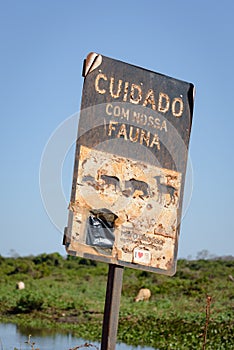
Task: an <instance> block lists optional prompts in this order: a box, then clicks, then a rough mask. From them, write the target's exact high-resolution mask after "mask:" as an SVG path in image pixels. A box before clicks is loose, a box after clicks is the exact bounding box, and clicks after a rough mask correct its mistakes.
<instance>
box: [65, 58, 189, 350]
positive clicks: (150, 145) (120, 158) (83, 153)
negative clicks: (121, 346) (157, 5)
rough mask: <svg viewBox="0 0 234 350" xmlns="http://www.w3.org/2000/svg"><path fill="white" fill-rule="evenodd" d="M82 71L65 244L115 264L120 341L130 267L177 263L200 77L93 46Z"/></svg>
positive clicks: (112, 277) (109, 331)
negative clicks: (158, 69)
mask: <svg viewBox="0 0 234 350" xmlns="http://www.w3.org/2000/svg"><path fill="white" fill-rule="evenodd" d="M83 76H84V86H83V94H82V103H81V111H80V119H79V126H78V137H77V144H76V154H75V164H74V175H73V185H72V193H71V200H70V205H69V218H68V226H67V227H66V228H65V233H64V244H65V246H66V250H67V253H68V254H72V255H78V256H81V257H84V258H89V259H94V260H98V261H103V262H106V263H108V264H109V277H108V286H107V296H106V307H105V315H104V325H103V337H102V344H103V345H102V350H104V349H114V345H110V341H111V340H110V338H111V339H114V340H113V341H114V342H115V336H114V334H116V332H117V324H118V319H117V318H116V317H117V316H116V315H117V314H118V308H119V299H120V295H121V286H122V273H123V267H124V266H126V267H131V268H137V269H142V270H146V271H151V272H156V273H161V274H166V275H173V274H174V273H175V271H176V259H177V248H178V237H179V231H180V222H181V216H182V202H183V191H184V183H185V173H186V165H187V154H188V145H189V138H190V131H191V125H192V113H193V100H194V87H193V85H192V84H191V83H187V82H184V81H180V80H177V79H174V78H171V77H168V76H165V75H162V74H159V73H155V72H152V71H149V70H145V69H143V68H140V67H136V66H132V65H129V64H127V63H124V62H120V61H117V60H113V59H110V58H108V57H105V56H102V55H100V54H96V53H90V54H89V55H88V56H87V58H86V60H85V62H84V69H83ZM113 295H114V298H113ZM113 300H115V302H114V303H113ZM114 324H115V325H114ZM104 344H105V345H104Z"/></svg>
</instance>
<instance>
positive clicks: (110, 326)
mask: <svg viewBox="0 0 234 350" xmlns="http://www.w3.org/2000/svg"><path fill="white" fill-rule="evenodd" d="M123 269H124V268H123V266H118V265H113V264H109V272H108V280H107V287H106V301H105V310H104V318H103V325H102V343H101V350H115V345H116V339H117V330H118V320H119V307H120V298H121V290H122V282H123Z"/></svg>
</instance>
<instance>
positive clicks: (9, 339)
mask: <svg viewBox="0 0 234 350" xmlns="http://www.w3.org/2000/svg"><path fill="white" fill-rule="evenodd" d="M29 334H31V336H32V338H31V340H32V341H33V342H35V349H36V348H39V349H40V350H55V349H56V350H69V349H72V348H75V347H77V349H78V347H79V349H81V350H83V349H87V346H86V347H80V346H81V345H84V344H85V343H90V342H89V341H88V340H84V339H81V338H76V337H73V336H72V335H71V333H63V334H61V333H59V334H58V333H56V331H49V330H48V329H31V328H28V327H27V328H26V327H22V326H20V327H19V326H16V325H14V324H10V323H7V324H3V323H2V324H1V323H0V349H1V350H13V349H18V350H29V349H31V347H30V346H29V345H28V344H26V343H25V342H26V341H27V340H28V335H29ZM92 344H93V346H92V347H88V349H90V350H96V349H100V344H99V343H97V342H92ZM116 350H155V349H153V348H149V347H140V346H137V347H133V346H128V345H125V344H117V345H116Z"/></svg>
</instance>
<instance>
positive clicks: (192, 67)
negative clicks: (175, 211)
mask: <svg viewBox="0 0 234 350" xmlns="http://www.w3.org/2000/svg"><path fill="white" fill-rule="evenodd" d="M0 6H1V11H0V43H1V55H0V63H1V64H0V98H1V104H0V118H1V138H0V143H1V148H0V149H1V172H0V184H1V202H0V213H1V235H0V255H3V256H9V255H11V254H12V253H13V252H12V250H13V251H15V252H16V253H18V254H19V255H30V254H34V255H35V254H40V253H43V252H47V253H49V252H54V251H58V252H59V253H61V254H65V250H64V247H63V246H62V243H61V242H62V236H63V233H62V232H60V231H59V230H58V229H57V228H56V227H55V226H54V224H53V223H52V221H51V220H50V218H49V216H48V215H47V213H46V210H45V208H44V206H43V201H42V198H41V194H40V186H39V172H40V162H41V157H42V153H43V150H44V148H45V146H46V144H47V142H48V140H49V139H50V137H51V134H52V133H53V132H54V131H55V130H56V128H57V127H58V125H60V124H61V123H62V124H64V121H65V120H66V119H67V118H69V117H70V116H72V115H74V114H75V113H76V112H77V111H78V110H79V107H80V99H81V92H82V84H83V78H82V76H81V71H82V64H83V59H84V58H85V57H86V55H87V54H88V53H89V52H91V51H94V52H98V53H101V54H103V55H105V56H108V57H112V58H115V59H118V60H121V61H125V62H128V63H131V64H134V65H138V66H142V67H144V68H147V69H150V70H153V71H156V72H160V73H163V74H166V75H169V76H172V77H174V78H178V79H181V80H185V81H189V82H192V83H194V84H195V87H196V99H195V110H194V122H193V128H192V134H191V143H190V158H191V162H192V167H193V192H192V198H191V202H190V205H189V208H188V210H187V211H186V215H185V217H184V219H183V221H182V226H181V235H180V240H179V257H188V256H192V257H196V255H197V253H198V252H199V251H201V250H203V249H207V250H208V251H209V252H210V253H211V254H215V255H219V256H220V255H229V254H233V250H234V224H233V216H232V215H233V195H234V191H233V185H232V184H233V179H232V176H233V173H234V166H233V149H234V137H233V128H234V116H233V106H232V102H233V101H234V90H233V79H234V68H233V62H234V45H233V38H234V25H233V13H234V2H233V1H232V0H223V1H222V2H218V1H217V2H214V1H209V0H207V1H203V0H196V1H187V0H178V1H172V0H171V1H157V0H155V1H153V0H151V1H150V0H145V1H136V0H135V1H131V0H129V1H126V0H125V1H122V0H119V1H107V0H104V1H94V0H90V1H88V2H86V1H77V0H76V1H75V0H69V1H65V0H63V1H61V0H56V1H55V0H50V1H46V0H40V1H29V0H21V1H17V0H9V1H5V2H4V1H2V2H1V5H0ZM64 137H65V138H66V137H68V134H66V133H65V135H64ZM57 153H59V149H58V150H57ZM57 153H56V151H55V154H57ZM72 168H73V151H72V150H71V151H70V152H69V153H68V155H67V157H66V159H65V162H64V167H63V169H62V187H63V189H64V193H65V197H66V200H67V201H68V200H69V194H70V188H71V180H72V170H73V169H72ZM54 208H55V211H56V201H55V204H54ZM58 212H59V216H60V218H59V220H60V221H61V225H62V224H63V222H64V225H66V222H67V209H66V205H64V207H62V208H58Z"/></svg>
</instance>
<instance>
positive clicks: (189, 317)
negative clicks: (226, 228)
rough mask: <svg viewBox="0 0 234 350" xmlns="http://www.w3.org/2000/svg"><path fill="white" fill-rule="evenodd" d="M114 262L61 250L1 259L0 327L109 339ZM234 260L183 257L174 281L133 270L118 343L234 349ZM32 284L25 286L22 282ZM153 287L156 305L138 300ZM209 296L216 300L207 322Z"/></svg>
mask: <svg viewBox="0 0 234 350" xmlns="http://www.w3.org/2000/svg"><path fill="white" fill-rule="evenodd" d="M107 272H108V265H107V264H102V263H97V262H95V261H90V260H86V259H83V258H75V257H70V256H69V257H67V259H64V258H63V257H62V256H60V255H59V254H58V253H53V254H42V255H39V256H36V257H34V256H31V257H24V258H23V257H18V258H3V257H1V256H0V322H14V323H17V324H21V325H25V326H27V327H34V328H47V329H48V328H56V329H57V330H58V331H62V330H70V331H71V332H72V333H73V334H74V335H76V336H78V337H82V338H85V339H89V340H90V341H95V340H98V341H100V338H101V329H102V319H103V309H104V302H105V290H106V281H107ZM232 276H234V260H233V259H231V258H230V259H221V258H220V259H213V260H195V261H188V260H179V261H178V267H177V273H176V275H175V276H174V277H167V276H163V275H159V274H153V273H148V272H145V271H140V270H133V269H125V270H124V280H123V290H122V297H121V308H120V317H119V328H118V341H120V342H124V343H127V344H132V345H145V346H146V345H148V346H152V347H155V348H158V349H160V350H163V349H173V350H175V349H176V350H177V349H178V350H183V349H186V350H187V349H190V350H192V349H194V350H198V349H202V348H203V337H204V332H205V325H206V323H207V342H206V347H205V349H206V350H208V349H210V350H211V349H212V350H215V349H217V350H224V349H225V350H227V349H232V346H233V344H234V336H233V334H234V332H233V319H234V317H233V314H234V312H233V310H234V305H233V300H234V293H233V291H234V281H233V277H232ZM19 281H24V283H25V289H23V290H17V289H16V283H17V282H19ZM142 287H145V288H149V289H150V290H151V293H152V296H151V299H150V301H148V302H138V303H135V302H134V297H135V296H136V294H137V292H138V290H139V289H140V288H142ZM207 296H210V297H211V304H210V319H209V322H208V321H207V320H206V306H207Z"/></svg>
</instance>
